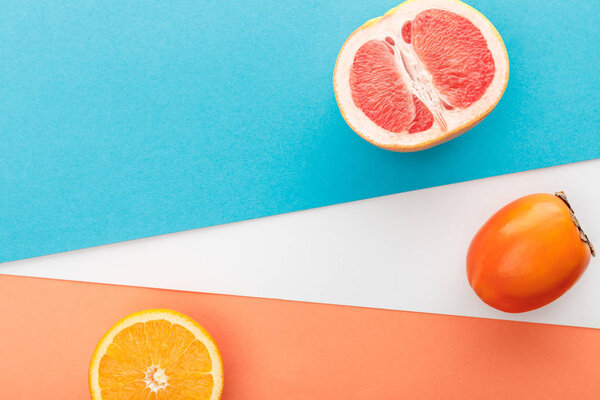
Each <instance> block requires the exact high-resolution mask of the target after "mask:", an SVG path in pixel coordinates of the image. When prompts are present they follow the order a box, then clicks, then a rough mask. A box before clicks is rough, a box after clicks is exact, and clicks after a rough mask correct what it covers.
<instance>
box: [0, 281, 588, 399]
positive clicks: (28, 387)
mask: <svg viewBox="0 0 600 400" xmlns="http://www.w3.org/2000/svg"><path fill="white" fill-rule="evenodd" d="M0 293H1V296H2V301H1V302H0V315H1V316H2V322H1V323H0V399H10V400H21V399H23V400H25V399H27V400H31V399H42V398H43V399H44V400H54V399H57V400H58V399H60V400H66V399H86V398H89V394H88V389H87V369H88V363H89V359H90V356H91V354H92V352H93V350H94V347H95V345H96V343H97V341H98V340H99V339H100V338H101V336H102V335H103V334H104V332H105V331H106V330H107V329H108V328H109V327H110V326H111V325H112V324H113V323H114V322H116V321H117V320H118V319H120V318H121V317H123V316H125V315H127V314H129V313H132V312H134V311H138V310H141V309H146V308H162V307H165V308H172V309H175V310H178V311H181V312H183V313H185V314H188V315H190V316H191V317H193V318H195V319H196V320H197V321H199V322H200V323H201V324H202V325H204V326H205V327H206V328H207V329H208V330H209V331H210V332H211V334H212V335H213V336H214V337H215V339H216V341H217V343H218V344H219V347H220V349H221V351H222V354H223V361H224V364H225V390H224V393H223V399H224V400H259V399H260V400H284V399H285V400H294V399H298V400H300V399H302V400H307V399H329V400H336V399H340V400H342V399H343V400H353V399H378V400H386V399H398V398H407V399H420V400H424V399H436V400H438V399H444V400H446V399H461V400H462V399H478V400H481V399H511V400H518V399H528V400H531V399H542V398H543V399H578V400H585V399H598V398H600V380H598V360H600V330H594V329H584V328H572V327H562V326H551V325H542V324H531V323H520V322H508V321H500V320H489V319H478V318H467V317H453V316H444V315H432V314H422V313H411V312H402V311H386V310H377V309H366V308H355V307H342V306H332V305H322V304H310V303H300V302H290V301H278V300H266V299H256V298H245V297H237V296H223V295H211V294H201V293H189V292H177V291H167V290H156V289H144V288H132V287H124V286H112V285H100V284H89V283H77V282H68V281H56V280H48V279H37V278H23V277H13V276H3V275H0Z"/></svg>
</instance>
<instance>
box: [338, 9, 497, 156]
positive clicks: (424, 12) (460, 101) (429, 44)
mask: <svg viewBox="0 0 600 400" xmlns="http://www.w3.org/2000/svg"><path fill="white" fill-rule="evenodd" d="M333 81H334V90H335V95H336V100H337V102H338V105H339V107H340V111H341V113H342V115H343V117H344V119H345V120H346V122H347V123H348V124H349V125H350V127H351V128H352V129H353V130H354V131H356V132H357V133H358V134H359V135H360V136H362V137H363V138H365V139H366V140H368V141H370V142H371V143H373V144H375V145H377V146H380V147H383V148H386V149H389V150H396V151H415V150H422V149H425V148H428V147H431V146H434V145H436V144H439V143H442V142H444V141H446V140H449V139H451V138H453V137H456V136H458V135H460V134H461V133H463V132H465V131H466V130H468V129H470V128H471V127H472V126H474V125H475V124H476V123H477V122H479V121H481V120H482V119H483V118H484V117H485V116H486V115H487V114H488V113H489V112H490V111H491V110H492V109H493V108H494V106H495V105H496V104H497V103H498V101H499V100H500V98H501V97H502V94H503V92H504V89H505V88H506V84H507V82H508V54H507V52H506V48H505V47H504V43H503V42H502V39H501V37H500V35H499V34H498V32H497V31H496V29H495V28H494V27H493V25H492V24H491V23H490V22H489V21H488V20H487V19H486V18H485V17H484V16H483V15H481V14H480V13H479V12H478V11H476V10H474V9H473V8H471V7H470V6H467V5H466V4H464V3H462V2H460V1H458V0H409V1H406V2H404V3H402V4H400V5H399V6H398V7H396V8H394V9H392V10H391V11H389V12H388V13H386V14H385V15H384V16H383V17H380V18H376V19H373V20H370V21H369V22H367V23H366V24H364V25H363V26H361V27H360V28H358V29H357V30H356V31H355V32H354V33H352V35H350V37H349V38H348V39H347V40H346V42H345V43H344V45H343V46H342V49H341V51H340V53H339V55H338V59H337V62H336V66H335V70H334V79H333Z"/></svg>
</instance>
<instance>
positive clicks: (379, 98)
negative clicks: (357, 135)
mask: <svg viewBox="0 0 600 400" xmlns="http://www.w3.org/2000/svg"><path fill="white" fill-rule="evenodd" d="M389 49H390V47H389V46H388V45H387V44H386V42H384V41H382V40H371V41H368V42H367V43H365V44H363V45H362V46H361V48H360V49H358V51H357V52H356V56H355V57H354V63H353V64H352V69H351V70H350V90H351V91H352V99H353V100H354V104H356V106H357V107H358V108H360V109H361V110H362V111H363V112H364V113H365V115H366V116H367V117H368V118H369V119H370V120H371V121H373V122H375V123H376V124H377V125H379V126H380V127H382V128H383V129H386V130H388V131H390V132H403V131H405V130H406V129H407V128H408V126H409V125H410V124H411V122H412V120H413V117H414V115H415V105H414V102H413V100H412V95H411V93H410V92H409V91H408V88H407V87H406V84H405V83H404V80H402V78H401V76H400V72H399V70H398V68H397V66H396V60H395V59H394V55H393V54H392V53H391V52H390V50H389Z"/></svg>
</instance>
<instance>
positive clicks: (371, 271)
mask: <svg viewBox="0 0 600 400" xmlns="http://www.w3.org/2000/svg"><path fill="white" fill-rule="evenodd" d="M599 178H600V160H594V161H587V162H582V163H576V164H569V165H565V166H560V167H552V168H546V169H542V170H536V171H529V172H522V173H517V174H512V175H505V176H500V177H493V178H487V179H482V180H477V181H471V182H465V183H459V184H454V185H447V186H442V187H437V188H430V189H424V190H419V191H414V192H409V193H403V194H398V195H392V196H386V197H381V198H375V199H369V200H363V201H358V202H353V203H346V204H339V205H335V206H330V207H324V208H319V209H313V210H307V211H300V212H296V213H290V214H284V215H278V216H274V217H267V218H261V219H257V220H251V221H244V222H238V223H233V224H228V225H222V226H216V227H211V228H204V229H199V230H194V231H188V232H182V233H175V234H170V235H163V236H157V237H153V238H146V239H140V240H135V241H130V242H123V243H118V244H114V245H107V246H101V247H96V248H91V249H85V250H78V251H73V252H68V253H63V254H57V255H51V256H45V257H39V258H34V259H29V260H21V261H14V262H10V263H5V264H1V265H0V273H5V274H14V275H28V276H38V277H48V278H59V279H71V280H79V281H91V282H103V283H116V284H126V285H135V286H147V287H156V288H168V289H182V290H191V291H197V292H210V293H224V294H237V295H247V296H258V297H269V298H279V299H289V300H301V301H311V302H321V303H335V304H344V305H353V306H366V307H378V308H389V309H397V310H409V311H422V312H432V313H442V314H454V315H467V316H477V317H487V318H500V319H515V320H523V321H535V322H546V323H554V324H564V325H577V326H586V327H596V328H600V262H599V260H598V259H592V261H591V263H590V267H589V268H588V270H587V271H586V273H585V274H584V276H583V278H582V279H581V280H580V281H579V282H578V283H577V284H576V285H575V286H574V287H573V289H571V290H570V291H569V292H568V293H567V294H566V295H564V296H563V297H562V298H560V299H559V300H558V301H556V302H554V303H552V304H550V305H549V306H546V307H544V308H542V309H540V310H536V311H533V312H530V313H525V314H519V315H513V314H505V313H502V312H500V311H497V310H494V309H492V308H490V307H488V306H487V305H485V304H484V303H483V302H481V301H480V300H479V299H478V298H477V297H476V295H475V294H474V293H473V291H472V290H471V288H470V287H469V285H468V282H467V279H466V272H465V255H466V251H467V248H468V245H469V242H470V240H471V238H472V237H473V235H474V234H475V232H476V231H477V230H478V228H479V227H480V226H481V225H482V224H483V222H485V220H486V219H487V218H488V217H490V216H491V215H492V214H493V213H494V212H495V211H497V210H498V209H499V208H500V207H502V206H503V205H505V204H506V203H508V202H510V201H512V200H514V199H516V198H518V197H520V196H523V195H526V194H530V193H535V192H550V193H554V192H555V191H558V190H564V191H565V192H566V193H567V195H568V196H569V200H570V201H571V203H572V204H573V207H574V209H575V212H576V214H577V216H578V218H579V220H580V222H581V224H582V226H583V228H584V229H585V230H586V232H587V233H588V236H589V237H590V239H591V240H592V242H593V241H594V239H596V242H598V245H599V246H600V185H598V182H599V181H600V179H599ZM597 247H598V246H597Z"/></svg>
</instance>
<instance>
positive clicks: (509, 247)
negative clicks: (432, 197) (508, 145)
mask: <svg viewBox="0 0 600 400" xmlns="http://www.w3.org/2000/svg"><path fill="white" fill-rule="evenodd" d="M594 255H595V253H594V247H593V246H592V244H591V242H590V240H589V239H588V237H587V235H586V234H585V233H584V231H583V230H582V229H581V226H580V224H579V222H578V221H577V218H575V214H574V212H573V209H572V208H571V205H570V204H569V202H568V200H567V197H566V195H565V194H564V193H563V192H557V193H556V194H554V195H552V194H548V193H538V194H532V195H529V196H525V197H522V198H520V199H517V200H515V201H513V202H512V203H510V204H508V205H506V206H505V207H503V208H502V209H500V210H499V211H498V212H497V213H495V214H494V215H493V216H492V217H491V218H490V219H489V220H488V221H487V222H486V223H485V224H484V225H483V226H482V227H481V229H480V230H479V231H478V232H477V234H476V235H475V237H474V238H473V241H472V242H471V245H470V246H469V250H468V253H467V277H468V279H469V284H470V285H471V287H472V288H473V290H475V293H477V295H478V296H479V297H480V298H481V299H482V300H483V301H484V302H486V303H487V304H489V305H490V306H492V307H494V308H497V309H498V310H502V311H506V312H511V313H519V312H525V311H531V310H534V309H536V308H539V307H542V306H544V305H546V304H548V303H550V302H552V301H554V300H556V299H557V298H558V297H560V296H561V295H562V294H563V293H565V292H566V291H567V290H568V289H569V288H570V287H571V286H573V284H575V282H577V280H578V279H579V278H580V277H581V275H582V274H583V272H584V271H585V269H586V268H587V266H588V264H589V262H590V258H591V256H594Z"/></svg>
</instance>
